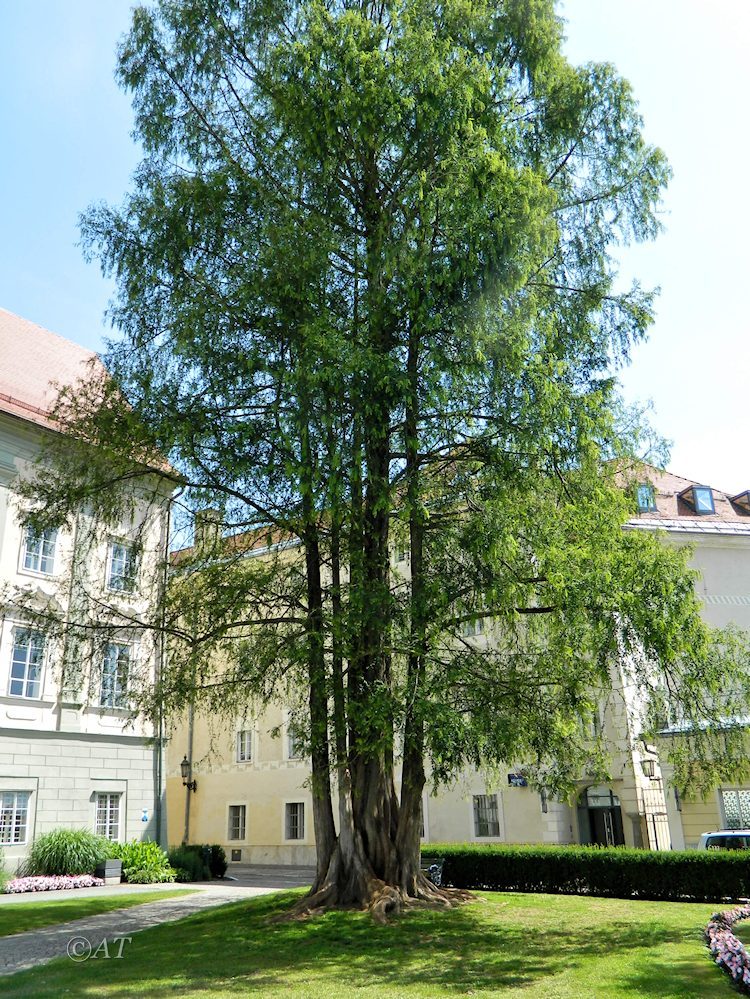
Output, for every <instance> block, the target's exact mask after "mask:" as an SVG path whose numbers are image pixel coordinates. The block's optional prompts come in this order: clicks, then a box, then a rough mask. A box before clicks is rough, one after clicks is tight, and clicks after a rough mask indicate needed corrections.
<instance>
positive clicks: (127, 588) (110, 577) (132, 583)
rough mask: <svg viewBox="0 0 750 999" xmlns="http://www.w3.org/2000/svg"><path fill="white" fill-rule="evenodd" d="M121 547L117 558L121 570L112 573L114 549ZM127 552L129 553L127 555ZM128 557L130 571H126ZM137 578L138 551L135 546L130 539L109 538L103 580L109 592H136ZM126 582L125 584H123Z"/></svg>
mask: <svg viewBox="0 0 750 999" xmlns="http://www.w3.org/2000/svg"><path fill="white" fill-rule="evenodd" d="M116 548H121V549H122V551H123V555H122V558H119V556H118V558H117V561H118V562H120V561H121V562H122V572H119V571H118V572H117V574H115V573H114V571H113V570H114V567H115V549H116ZM128 553H130V554H129V555H128ZM129 559H130V565H131V570H132V571H131V572H130V573H129V574H128V573H126V571H125V570H126V569H127V567H128V560H129ZM137 580H138V552H137V550H136V546H135V545H134V544H133V543H132V542H131V541H124V540H122V539H120V538H110V540H109V542H108V543H107V569H106V576H105V582H106V587H107V589H108V590H109V591H110V593H125V594H128V595H130V594H132V593H136V592H137V590H138V585H137ZM125 584H127V585H125Z"/></svg>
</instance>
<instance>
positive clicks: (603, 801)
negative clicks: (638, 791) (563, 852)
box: [578, 787, 625, 846]
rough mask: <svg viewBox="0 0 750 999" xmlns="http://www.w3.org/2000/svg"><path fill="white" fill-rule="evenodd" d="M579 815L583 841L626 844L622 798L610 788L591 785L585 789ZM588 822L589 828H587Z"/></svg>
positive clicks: (601, 843)
mask: <svg viewBox="0 0 750 999" xmlns="http://www.w3.org/2000/svg"><path fill="white" fill-rule="evenodd" d="M578 815H579V823H580V825H581V842H582V843H586V842H588V843H592V844H594V845H596V846H624V845H625V835H624V833H623V829H622V811H621V809H620V799H619V798H618V797H617V795H616V794H614V793H613V792H612V790H611V789H610V788H603V787H590V788H588V789H587V790H586V791H584V792H583V794H582V795H581V797H580V800H579V806H578ZM581 820H583V821H581ZM586 823H587V824H588V829H586V828H585V824H586ZM587 832H588V837H586V833H587Z"/></svg>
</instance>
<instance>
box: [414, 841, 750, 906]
mask: <svg viewBox="0 0 750 999" xmlns="http://www.w3.org/2000/svg"><path fill="white" fill-rule="evenodd" d="M422 855H423V858H424V862H425V863H427V862H428V859H429V858H436V859H437V858H440V859H442V860H444V864H443V869H442V883H443V884H444V885H451V886H453V887H455V888H478V889H488V890H491V891H522V892H549V893H552V894H562V895H599V896H603V897H609V898H640V899H647V900H649V901H670V900H671V901H685V900H695V901H704V902H707V901H715V900H717V899H726V898H730V899H734V898H738V897H747V896H750V856H748V855H747V854H744V852H743V851H741V850H737V851H727V852H723V851H722V852H720V851H707V850H706V851H698V850H683V851H669V852H666V851H665V852H662V851H651V850H632V849H626V848H624V847H612V848H602V847H585V846H581V847H576V846H561V847H548V846H502V845H479V844H477V845H475V844H464V845H457V844H446V845H438V844H430V845H429V847H425V848H423V851H422Z"/></svg>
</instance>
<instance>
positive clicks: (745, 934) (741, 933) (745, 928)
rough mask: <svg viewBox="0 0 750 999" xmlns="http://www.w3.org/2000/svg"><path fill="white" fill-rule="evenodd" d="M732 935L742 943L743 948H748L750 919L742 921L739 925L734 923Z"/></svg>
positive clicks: (749, 945)
mask: <svg viewBox="0 0 750 999" xmlns="http://www.w3.org/2000/svg"><path fill="white" fill-rule="evenodd" d="M732 933H734V935H735V936H736V937H738V938H739V939H740V940H741V941H742V942H743V944H744V945H745V947H750V919H743V920H741V921H740V922H739V923H735V924H734V926H733V927H732Z"/></svg>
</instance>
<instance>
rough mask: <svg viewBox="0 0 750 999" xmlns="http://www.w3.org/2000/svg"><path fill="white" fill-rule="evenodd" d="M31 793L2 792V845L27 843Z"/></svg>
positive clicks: (0, 810)
mask: <svg viewBox="0 0 750 999" xmlns="http://www.w3.org/2000/svg"><path fill="white" fill-rule="evenodd" d="M30 797H31V793H30V792H29V791H0V843H5V844H15V843H25V842H26V828H27V826H28V817H29V798H30Z"/></svg>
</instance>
